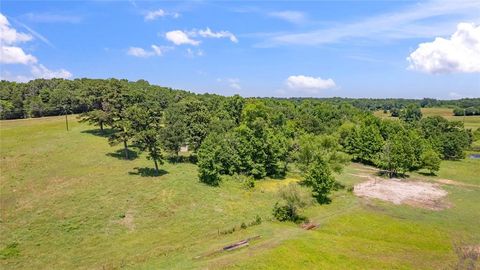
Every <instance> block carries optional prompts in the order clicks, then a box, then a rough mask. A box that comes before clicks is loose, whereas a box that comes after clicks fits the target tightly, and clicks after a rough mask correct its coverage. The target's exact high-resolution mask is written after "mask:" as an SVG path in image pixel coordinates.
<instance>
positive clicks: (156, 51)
mask: <svg viewBox="0 0 480 270" xmlns="http://www.w3.org/2000/svg"><path fill="white" fill-rule="evenodd" d="M150 47H151V48H152V50H150V51H147V50H145V49H143V48H140V47H130V48H128V50H127V54H128V55H131V56H135V57H143V58H147V57H150V56H162V55H163V54H164V53H165V52H167V51H169V50H171V49H173V48H172V47H168V46H157V45H152V46H150Z"/></svg>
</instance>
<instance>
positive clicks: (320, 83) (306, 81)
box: [286, 75, 335, 94]
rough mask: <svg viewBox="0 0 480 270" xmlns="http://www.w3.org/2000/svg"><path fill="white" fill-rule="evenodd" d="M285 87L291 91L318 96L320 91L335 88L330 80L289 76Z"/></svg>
mask: <svg viewBox="0 0 480 270" xmlns="http://www.w3.org/2000/svg"><path fill="white" fill-rule="evenodd" d="M286 85H287V86H288V88H290V89H292V90H296V91H299V92H305V93H309V94H318V93H319V92H320V91H321V90H325V89H329V88H333V87H335V82H334V81H333V80H332V79H326V80H324V79H322V78H320V77H317V78H315V77H310V76H304V75H296V76H290V77H288V79H287V80H286Z"/></svg>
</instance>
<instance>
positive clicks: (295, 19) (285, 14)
mask: <svg viewBox="0 0 480 270" xmlns="http://www.w3.org/2000/svg"><path fill="white" fill-rule="evenodd" d="M268 16H270V17H275V18H279V19H282V20H285V21H287V22H291V23H297V24H299V23H303V22H305V20H306V17H305V14H304V13H303V12H299V11H292V10H285V11H276V12H270V13H268Z"/></svg>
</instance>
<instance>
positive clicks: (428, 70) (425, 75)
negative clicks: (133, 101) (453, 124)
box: [0, 0, 480, 99]
mask: <svg viewBox="0 0 480 270" xmlns="http://www.w3.org/2000/svg"><path fill="white" fill-rule="evenodd" d="M0 11H1V14H2V17H3V18H0V23H1V24H0V27H1V30H2V32H1V34H2V39H1V40H2V51H1V54H0V56H1V57H0V60H1V61H0V63H1V70H0V75H1V77H2V79H8V80H17V81H25V80H29V79H32V78H38V77H43V78H50V77H65V78H81V77H89V78H110V77H115V78H127V79H129V80H138V79H145V80H148V81H149V82H151V83H153V84H159V85H162V86H169V87H173V88H179V89H186V90H190V91H194V92H198V93H203V92H210V93H218V94H224V95H232V94H235V93H238V94H241V95H243V96H281V97H289V96H314V97H331V96H340V97H405V98H422V97H434V98H441V99H452V98H459V97H479V96H480V16H479V14H480V2H478V1H467V0H465V1H461V0H460V1H439V0H432V1H419V2H417V1H356V0H351V1H308V2H285V1H281V2H274V1H269V2H260V1H252V2H245V1H241V2H240V1H231V2H221V1H213V2H212V1H194V2H179V1H168V2H160V1H133V0H131V1H51V2H49V1H8V0H7V1H2V4H1V6H0Z"/></svg>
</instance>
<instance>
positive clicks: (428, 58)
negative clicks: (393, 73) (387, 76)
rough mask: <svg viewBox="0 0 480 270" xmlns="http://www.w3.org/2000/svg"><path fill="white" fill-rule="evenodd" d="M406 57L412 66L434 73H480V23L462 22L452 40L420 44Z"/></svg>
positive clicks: (411, 67)
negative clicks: (477, 24)
mask: <svg viewBox="0 0 480 270" xmlns="http://www.w3.org/2000/svg"><path fill="white" fill-rule="evenodd" d="M407 60H408V61H409V62H410V66H409V69H413V70H419V71H424V72H427V73H433V74H436V73H452V72H465V73H471V72H480V25H479V26H475V24H473V23H460V24H458V26H457V31H456V32H455V33H454V34H453V35H452V36H451V37H450V39H445V38H441V37H437V38H435V40H434V41H432V42H426V43H421V44H420V45H418V48H417V49H416V50H415V51H414V52H412V53H411V54H410V56H409V57H407Z"/></svg>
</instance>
